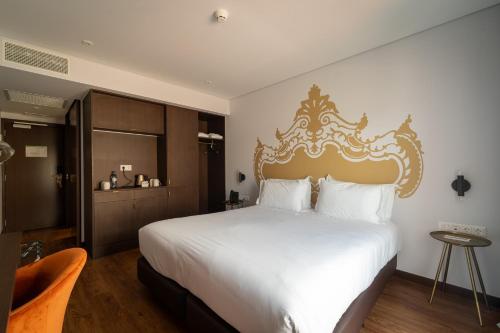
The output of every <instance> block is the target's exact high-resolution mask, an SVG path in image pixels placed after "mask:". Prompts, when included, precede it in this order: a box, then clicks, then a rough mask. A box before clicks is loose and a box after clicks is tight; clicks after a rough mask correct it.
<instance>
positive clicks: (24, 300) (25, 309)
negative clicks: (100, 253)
mask: <svg viewBox="0 0 500 333" xmlns="http://www.w3.org/2000/svg"><path fill="white" fill-rule="evenodd" d="M86 260H87V252H85V250H83V249H80V248H73V249H68V250H63V251H60V252H57V253H54V254H52V255H50V256H47V257H45V258H43V259H41V260H39V261H37V262H34V263H32V264H29V265H26V266H24V267H21V268H19V269H17V271H16V284H15V288H14V297H13V299H14V300H13V304H12V311H11V313H10V316H9V323H8V326H7V333H19V332H30V333H57V332H61V331H62V327H63V322H64V314H65V312H66V306H67V304H68V300H69V297H70V295H71V291H72V290H73V286H74V285H75V282H76V280H77V279H78V276H79V275H80V272H81V271H82V269H83V266H84V265H85V262H86Z"/></svg>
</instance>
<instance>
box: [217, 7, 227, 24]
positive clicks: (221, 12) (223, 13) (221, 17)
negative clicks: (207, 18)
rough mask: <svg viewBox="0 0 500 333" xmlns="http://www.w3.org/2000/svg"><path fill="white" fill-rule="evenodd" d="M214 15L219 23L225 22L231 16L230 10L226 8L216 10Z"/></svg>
mask: <svg viewBox="0 0 500 333" xmlns="http://www.w3.org/2000/svg"><path fill="white" fill-rule="evenodd" d="M214 17H215V19H216V20H217V23H224V22H226V21H227V18H228V17H229V12H228V11H227V10H225V9H222V8H221V9H217V10H216V11H215V12H214Z"/></svg>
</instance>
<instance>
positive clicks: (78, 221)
mask: <svg viewBox="0 0 500 333" xmlns="http://www.w3.org/2000/svg"><path fill="white" fill-rule="evenodd" d="M73 108H75V110H76V116H75V119H76V133H77V134H76V137H75V138H76V142H75V144H76V168H75V177H76V212H75V213H76V221H75V231H76V244H75V245H76V246H81V227H82V225H81V221H82V220H81V218H82V216H81V212H82V193H81V189H82V184H81V158H82V157H81V153H82V151H81V150H82V147H81V127H82V126H81V112H82V110H81V102H80V100H79V99H75V100H74V101H73V103H71V105H70V107H69V108H68V111H67V112H66V114H65V115H64V125H65V129H64V130H65V139H66V133H67V130H68V125H69V124H70V117H69V116H70V112H71V111H72V110H73ZM66 144H67V143H66V142H65V146H64V163H65V164H66V162H67V156H66V152H67V150H66ZM67 168H68V167H67V165H65V166H64V169H65V170H64V171H65V175H64V179H65V183H64V184H65V186H68V179H67V177H66V175H67V174H68V172H67ZM65 196H66V193H65ZM66 200H67V198H66V197H65V202H66ZM66 217H67V214H66V212H65V218H66Z"/></svg>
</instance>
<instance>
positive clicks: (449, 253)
mask: <svg viewBox="0 0 500 333" xmlns="http://www.w3.org/2000/svg"><path fill="white" fill-rule="evenodd" d="M452 247H453V245H451V244H448V252H447V254H446V265H445V266H444V277H443V292H444V291H445V290H446V278H447V277H448V267H449V266H450V257H451V249H452Z"/></svg>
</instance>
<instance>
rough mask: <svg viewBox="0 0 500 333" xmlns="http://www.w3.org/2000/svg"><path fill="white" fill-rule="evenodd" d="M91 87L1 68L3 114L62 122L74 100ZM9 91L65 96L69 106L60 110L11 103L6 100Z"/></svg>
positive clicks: (0, 100)
mask: <svg viewBox="0 0 500 333" xmlns="http://www.w3.org/2000/svg"><path fill="white" fill-rule="evenodd" d="M90 88H91V87H89V86H86V85H83V84H81V83H76V82H71V81H66V80H62V79H58V78H54V77H49V76H44V75H39V74H35V73H31V72H25V71H19V70H16V69H11V68H7V67H1V66H0V111H1V112H5V111H6V112H9V113H14V114H19V115H21V116H24V117H30V118H33V117H35V118H36V117H46V118H50V119H53V120H54V119H57V120H62V119H64V116H65V114H66V112H67V111H68V109H69V107H70V106H71V103H72V102H73V100H75V99H81V98H82V97H84V94H85V93H86V92H87V91H88V89H90ZM5 89H11V90H18V91H24V92H31V93H37V94H41V95H45V96H52V97H61V98H63V99H65V100H66V105H65V107H64V109H59V108H50V107H43V106H39V107H37V106H34V105H30V104H25V103H16V102H11V101H8V100H7V98H6V97H5V94H4V90H5ZM47 121H49V119H47ZM49 122H50V121H49Z"/></svg>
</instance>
